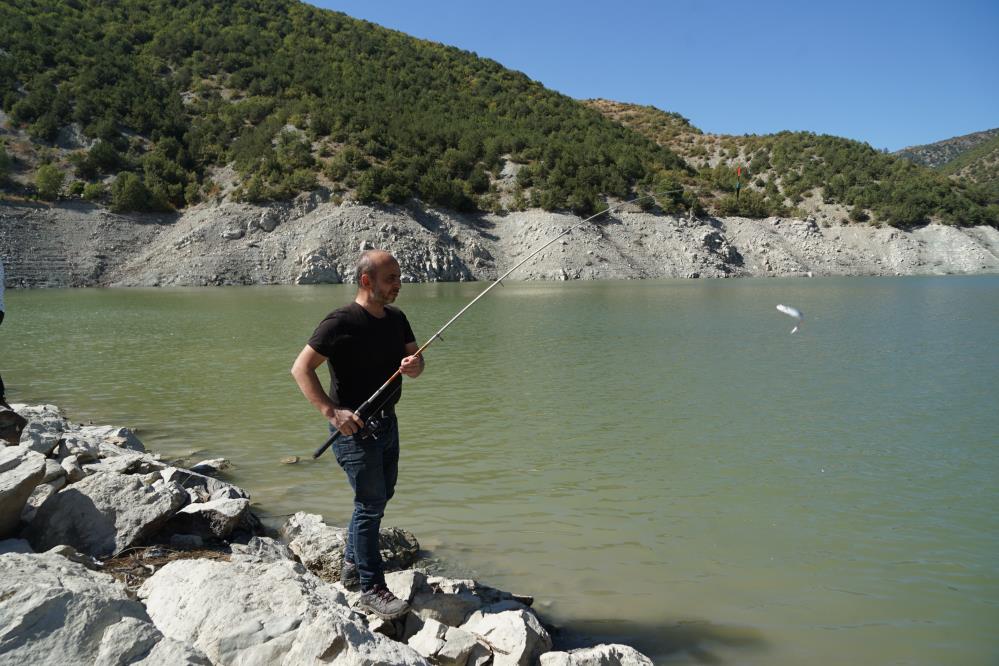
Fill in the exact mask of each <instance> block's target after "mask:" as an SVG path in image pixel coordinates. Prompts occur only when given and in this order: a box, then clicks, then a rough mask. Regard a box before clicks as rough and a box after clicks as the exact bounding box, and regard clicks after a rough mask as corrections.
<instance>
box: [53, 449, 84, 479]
mask: <svg viewBox="0 0 999 666" xmlns="http://www.w3.org/2000/svg"><path fill="white" fill-rule="evenodd" d="M59 465H60V467H62V469H63V472H65V473H66V480H67V481H69V482H70V483H76V482H77V481H80V480H82V479H83V478H84V477H85V476H86V474H84V472H83V468H82V467H80V461H79V460H78V459H77V457H76V456H75V455H70V456H66V457H65V458H63V459H62V462H60V463H59Z"/></svg>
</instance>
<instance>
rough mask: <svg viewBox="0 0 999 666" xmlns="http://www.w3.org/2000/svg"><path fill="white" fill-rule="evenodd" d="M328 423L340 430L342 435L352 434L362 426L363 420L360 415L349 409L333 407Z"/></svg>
mask: <svg viewBox="0 0 999 666" xmlns="http://www.w3.org/2000/svg"><path fill="white" fill-rule="evenodd" d="M329 420H330V423H332V424H333V427H334V428H336V429H337V430H339V431H340V434H342V435H353V434H354V433H355V432H357V431H358V430H360V429H361V428H363V427H364V421H363V420H362V419H361V417H360V416H358V415H357V414H355V413H354V412H352V411H350V410H349V409H336V408H334V409H333V413H332V414H330V416H329Z"/></svg>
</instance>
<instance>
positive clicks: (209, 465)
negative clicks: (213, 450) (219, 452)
mask: <svg viewBox="0 0 999 666" xmlns="http://www.w3.org/2000/svg"><path fill="white" fill-rule="evenodd" d="M230 467H232V463H231V462H229V461H228V460H227V459H225V458H212V459H210V460H202V461H201V462H199V463H197V464H196V465H192V466H191V471H192V472H197V473H198V474H204V475H206V476H217V475H219V474H221V473H222V472H224V471H226V470H227V469H229V468H230Z"/></svg>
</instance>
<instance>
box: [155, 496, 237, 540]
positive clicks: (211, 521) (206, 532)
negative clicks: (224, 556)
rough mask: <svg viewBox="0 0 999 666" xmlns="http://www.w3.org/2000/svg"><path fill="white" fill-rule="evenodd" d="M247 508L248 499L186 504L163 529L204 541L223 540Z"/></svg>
mask: <svg viewBox="0 0 999 666" xmlns="http://www.w3.org/2000/svg"><path fill="white" fill-rule="evenodd" d="M249 507H250V500H248V499H218V500H212V501H210V502H199V503H197V504H188V505H187V506H185V507H184V508H182V509H181V510H180V511H178V512H177V513H175V514H174V516H173V517H172V518H171V519H170V520H169V521H168V522H167V524H166V527H165V529H167V530H170V531H172V532H175V533H177V534H194V535H196V536H199V537H202V538H204V539H209V538H212V537H214V538H216V539H225V538H227V537H228V536H229V535H230V534H232V531H233V530H234V529H236V526H237V525H239V521H240V520H242V518H243V516H244V515H245V514H246V511H247V509H249Z"/></svg>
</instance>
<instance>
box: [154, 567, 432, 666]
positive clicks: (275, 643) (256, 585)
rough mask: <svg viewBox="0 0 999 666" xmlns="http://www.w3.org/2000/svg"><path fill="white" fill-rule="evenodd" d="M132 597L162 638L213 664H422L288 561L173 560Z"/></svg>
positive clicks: (335, 592) (405, 649) (341, 598)
mask: <svg viewBox="0 0 999 666" xmlns="http://www.w3.org/2000/svg"><path fill="white" fill-rule="evenodd" d="M139 597H140V598H141V599H143V600H144V601H145V603H146V608H147V610H148V612H149V616H150V617H151V618H152V619H153V622H154V623H155V624H156V626H157V628H158V629H159V630H160V631H161V632H163V634H164V635H166V636H167V637H169V638H173V639H175V640H178V641H181V642H183V643H187V644H192V645H194V646H195V647H197V648H199V649H201V650H203V651H204V652H205V654H207V655H208V657H209V658H210V659H211V660H212V662H213V663H216V664H241V665H243V666H255V665H258V664H259V665H260V666H264V665H272V664H285V665H287V666H298V665H299V664H352V665H353V664H356V665H365V666H368V665H370V666H375V665H376V664H398V665H399V666H408V665H410V664H412V665H416V664H427V662H426V660H425V659H423V657H421V656H420V655H419V654H418V653H416V652H415V651H413V650H412V649H410V648H409V647H407V646H405V645H403V644H401V643H396V642H394V641H392V640H389V639H388V638H385V637H384V636H380V635H378V634H374V633H372V632H371V631H369V630H368V628H367V627H366V626H365V624H364V622H363V621H362V620H361V617H360V616H359V615H358V614H356V613H354V612H353V611H351V610H350V608H349V607H347V606H346V599H345V598H344V596H343V595H342V594H341V593H340V592H338V591H336V590H335V589H334V588H333V587H332V586H330V585H327V584H326V583H324V582H323V581H321V580H320V579H319V578H317V577H316V576H314V575H312V574H310V573H309V572H308V571H306V570H305V569H304V568H303V567H302V565H300V564H298V563H296V562H289V561H281V562H271V563H267V564H262V563H254V562H248V561H245V560H244V561H238V562H223V561H218V560H178V561H174V562H170V563H169V564H167V565H166V566H164V567H163V568H162V569H160V570H159V571H157V572H156V573H155V574H154V575H153V576H151V577H150V578H149V579H148V580H146V582H145V583H143V585H142V587H141V588H139Z"/></svg>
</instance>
